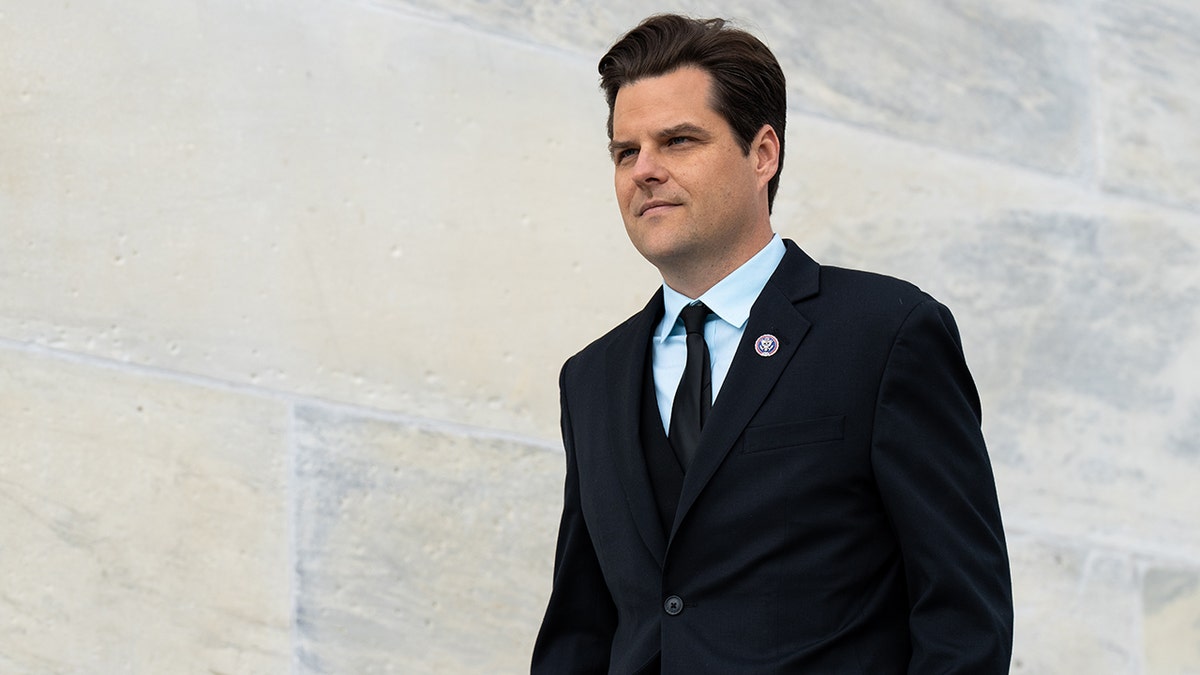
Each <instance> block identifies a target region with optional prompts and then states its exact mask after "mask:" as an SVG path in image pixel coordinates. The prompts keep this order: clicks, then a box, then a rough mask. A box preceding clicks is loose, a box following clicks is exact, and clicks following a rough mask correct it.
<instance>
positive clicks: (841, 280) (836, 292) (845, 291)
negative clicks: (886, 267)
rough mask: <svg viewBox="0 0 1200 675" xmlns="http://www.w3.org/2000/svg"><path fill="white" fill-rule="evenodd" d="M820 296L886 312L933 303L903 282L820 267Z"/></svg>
mask: <svg viewBox="0 0 1200 675" xmlns="http://www.w3.org/2000/svg"><path fill="white" fill-rule="evenodd" d="M820 294H821V295H823V296H827V299H830V300H834V301H836V302H839V303H854V304H855V305H858V306H860V307H861V308H863V309H870V310H874V311H884V312H886V313H894V312H902V313H907V312H906V310H905V308H907V309H908V310H911V309H912V308H913V307H915V306H916V305H919V304H921V303H923V302H927V301H931V300H933V297H932V296H930V295H929V294H928V293H926V292H925V291H923V290H921V289H920V288H918V287H917V286H916V285H915V284H913V283H911V282H908V281H905V280H904V279H897V278H896V277H890V276H887V275H885V274H876V273H874V272H864V271H862V270H854V269H846V268H844V267H833V266H829V265H822V266H821V293H820ZM935 302H936V301H935Z"/></svg>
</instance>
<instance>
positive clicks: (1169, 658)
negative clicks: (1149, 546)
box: [1142, 567, 1200, 675]
mask: <svg viewBox="0 0 1200 675" xmlns="http://www.w3.org/2000/svg"><path fill="white" fill-rule="evenodd" d="M1142 592H1143V601H1142V602H1143V606H1144V607H1145V612H1146V613H1145V617H1144V619H1143V628H1142V630H1143V631H1144V632H1145V635H1146V672H1148V673H1178V674H1180V675H1195V674H1196V673H1200V569H1197V568H1191V569H1185V568H1171V567H1152V568H1150V569H1148V570H1146V572H1145V576H1144V581H1143V586H1142Z"/></svg>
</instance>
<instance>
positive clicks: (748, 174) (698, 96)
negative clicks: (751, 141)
mask: <svg viewBox="0 0 1200 675" xmlns="http://www.w3.org/2000/svg"><path fill="white" fill-rule="evenodd" d="M711 90H712V76H710V75H709V74H708V73H707V72H706V71H704V70H701V69H699V68H695V67H684V68H680V69H679V70H676V71H674V72H671V73H668V74H666V75H661V76H658V77H647V78H644V79H641V80H638V81H636V82H634V83H632V84H627V85H625V86H623V87H621V89H620V90H618V92H617V99H616V103H615V105H614V106H613V139H612V143H611V144H610V147H611V150H612V157H613V162H614V164H615V165H616V174H615V185H616V193H617V202H618V204H619V205H620V208H621V217H622V219H624V221H625V230H626V232H628V234H629V239H630V240H631V241H632V242H633V245H634V247H635V248H637V250H638V252H639V253H641V254H642V255H643V256H644V257H645V258H646V259H647V260H649V261H650V262H651V263H652V264H654V265H655V266H656V267H658V268H659V269H660V270H664V266H665V267H666V269H673V270H680V269H689V268H695V267H696V266H702V267H716V266H720V265H721V264H723V261H727V260H729V259H731V258H733V257H741V259H743V260H744V259H745V258H747V257H748V256H747V255H746V254H745V252H746V250H747V246H748V245H754V246H757V247H761V246H762V245H763V244H765V241H757V239H755V236H756V234H758V235H761V232H762V231H763V230H762V228H763V226H764V223H765V227H766V231H767V232H769V231H770V225H769V222H768V221H769V218H768V217H767V215H766V214H767V204H766V182H767V180H769V179H770V177H771V175H774V171H773V170H772V171H771V172H770V173H771V175H766V176H765V178H764V177H763V173H764V172H763V171H762V170H761V169H759V170H756V165H757V164H758V163H759V160H760V158H759V157H758V156H757V155H758V153H757V152H756V151H755V150H754V149H753V146H752V150H751V152H750V153H749V155H746V154H743V152H742V149H741V147H740V146H739V145H738V142H737V139H736V137H735V136H734V132H733V129H732V128H731V127H730V126H729V123H728V122H726V121H725V119H724V118H723V117H721V116H720V115H719V114H718V113H717V112H716V111H715V110H713V108H712V106H711V105H710V101H711V94H712V91H711ZM755 251H757V248H755V249H754V250H752V251H750V252H749V253H750V255H752V254H753V253H754V252H755ZM726 271H728V270H726ZM664 276H666V272H665V270H664Z"/></svg>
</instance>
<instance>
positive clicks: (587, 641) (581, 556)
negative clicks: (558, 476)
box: [531, 361, 617, 675]
mask: <svg viewBox="0 0 1200 675" xmlns="http://www.w3.org/2000/svg"><path fill="white" fill-rule="evenodd" d="M569 365H570V362H569V361H568V362H567V364H566V365H564V366H563V369H562V373H561V375H560V376H559V391H560V396H561V405H562V434H563V446H564V449H565V450H566V460H567V475H566V481H565V486H564V489H563V512H562V519H561V521H560V522H559V529H558V545H557V548H556V551H555V556H554V582H553V588H552V590H551V593H550V601H549V604H548V605H547V607H546V614H545V617H544V618H543V619H542V627H541V630H540V631H539V633H538V637H537V642H536V643H535V644H534V648H533V665H532V668H531V673H545V674H546V675H552V674H553V675H561V674H566V673H605V672H607V671H608V662H609V653H610V650H611V648H612V639H613V633H614V632H615V630H616V625H617V610H616V606H615V604H614V603H613V600H612V596H611V595H610V594H609V592H608V586H607V584H606V583H605V581H604V576H603V574H602V573H601V570H600V563H599V562H598V561H597V559H596V551H595V549H594V548H593V545H592V538H591V535H590V534H589V533H588V528H587V523H585V522H584V519H583V512H582V510H581V507H580V497H579V470H578V464H577V462H576V459H575V444H574V441H573V439H572V435H571V416H570V411H569V410H568V406H567V368H568V366H569Z"/></svg>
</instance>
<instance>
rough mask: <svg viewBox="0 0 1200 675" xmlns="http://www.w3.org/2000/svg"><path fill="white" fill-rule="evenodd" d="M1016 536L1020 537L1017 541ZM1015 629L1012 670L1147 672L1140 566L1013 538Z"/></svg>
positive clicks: (1124, 558)
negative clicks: (1139, 624)
mask: <svg viewBox="0 0 1200 675" xmlns="http://www.w3.org/2000/svg"><path fill="white" fill-rule="evenodd" d="M1014 535H1015V536H1014ZM1009 556H1010V559H1011V562H1012V573H1013V596H1014V598H1013V599H1014V602H1015V604H1016V631H1015V634H1014V636H1013V660H1012V672H1013V673H1021V674H1023V675H1043V674H1045V675H1053V674H1057V673H1106V674H1111V675H1119V674H1133V673H1139V672H1143V671H1142V669H1141V649H1140V641H1139V638H1138V635H1137V630H1136V628H1137V623H1136V622H1137V612H1138V607H1139V599H1140V594H1139V592H1138V588H1137V568H1136V565H1135V564H1134V563H1133V560H1132V559H1131V557H1130V556H1128V555H1127V554H1121V553H1115V552H1108V551H1095V550H1088V549H1087V548H1084V547H1079V546H1077V545H1073V544H1072V543H1070V542H1066V541H1056V542H1048V541H1044V540H1039V539H1037V538H1031V537H1025V536H1021V535H1020V534H1019V533H1013V532H1010V533H1009Z"/></svg>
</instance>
